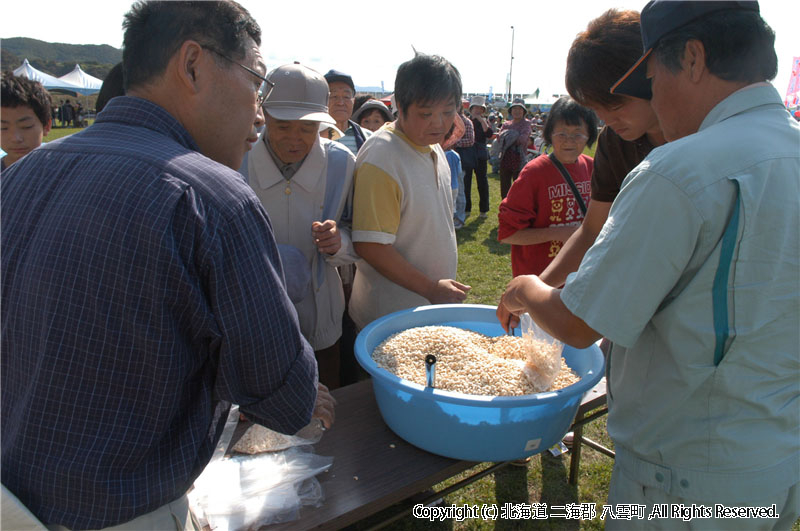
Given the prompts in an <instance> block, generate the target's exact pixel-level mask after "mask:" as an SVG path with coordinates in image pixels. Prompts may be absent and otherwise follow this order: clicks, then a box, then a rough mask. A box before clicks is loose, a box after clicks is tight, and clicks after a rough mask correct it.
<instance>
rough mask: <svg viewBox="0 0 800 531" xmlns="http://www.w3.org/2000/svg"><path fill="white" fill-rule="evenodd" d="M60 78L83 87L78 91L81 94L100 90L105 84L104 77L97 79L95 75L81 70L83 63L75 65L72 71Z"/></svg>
mask: <svg viewBox="0 0 800 531" xmlns="http://www.w3.org/2000/svg"><path fill="white" fill-rule="evenodd" d="M58 79H60V80H62V81H67V82H69V83H72V84H73V85H78V86H79V87H82V90H78V92H80V93H81V94H94V93H95V92H100V87H102V86H103V80H102V79H97V78H96V77H94V76H90V75H89V74H87V73H86V72H84V71H83V70H81V65H77V64H76V65H75V68H74V69H73V70H72V72H70V73H69V74H65V75H63V76H61V77H60V78H58Z"/></svg>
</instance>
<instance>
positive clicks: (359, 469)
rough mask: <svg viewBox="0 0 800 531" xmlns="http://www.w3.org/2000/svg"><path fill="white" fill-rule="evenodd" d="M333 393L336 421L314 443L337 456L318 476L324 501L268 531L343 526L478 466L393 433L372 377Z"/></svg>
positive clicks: (316, 448) (320, 450)
mask: <svg viewBox="0 0 800 531" xmlns="http://www.w3.org/2000/svg"><path fill="white" fill-rule="evenodd" d="M333 396H334V398H336V402H337V405H336V422H335V423H334V425H333V426H332V427H331V429H330V430H328V431H327V432H325V435H323V437H322V439H321V440H320V441H319V442H318V443H317V444H315V445H314V452H315V453H316V454H318V455H324V456H333V466H331V468H330V469H329V470H328V471H327V472H323V473H322V474H319V475H318V476H317V479H319V482H320V484H321V485H322V491H323V492H324V494H325V502H324V505H323V506H322V507H319V508H307V507H304V508H302V509H301V511H300V519H299V520H295V521H294V522H287V523H286V524H281V525H276V526H270V527H269V528H268V529H270V530H272V529H292V530H296V529H340V528H342V527H344V526H347V525H350V524H352V523H355V522H357V521H359V520H361V519H363V518H366V517H367V516H369V515H371V514H374V513H376V512H378V511H380V510H381V509H385V508H386V507H389V506H391V505H393V504H395V503H397V502H399V501H402V500H404V499H406V498H408V497H409V496H411V495H413V494H417V493H419V492H421V491H424V490H425V489H428V488H430V487H431V486H433V485H435V484H437V483H440V482H441V481H444V480H445V479H448V478H450V477H452V476H454V475H456V474H458V473H460V472H463V471H464V470H467V469H469V468H472V467H473V466H475V465H477V464H478V463H474V462H471V461H458V460H455V459H450V458H447V457H441V456H438V455H434V454H432V453H429V452H426V451H425V450H420V449H419V448H417V447H415V446H412V445H410V444H409V443H407V442H405V441H404V440H403V439H401V438H400V437H398V436H397V435H395V434H394V432H393V431H392V430H390V429H389V427H388V426H387V425H386V424H385V423H384V422H383V418H382V417H381V414H380V412H379V411H378V404H377V403H376V402H375V395H374V393H373V391H372V381H371V380H365V381H362V382H358V383H356V384H353V385H348V386H347V387H342V388H340V389H336V390H335V391H333Z"/></svg>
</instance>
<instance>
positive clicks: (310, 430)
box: [188, 407, 333, 531]
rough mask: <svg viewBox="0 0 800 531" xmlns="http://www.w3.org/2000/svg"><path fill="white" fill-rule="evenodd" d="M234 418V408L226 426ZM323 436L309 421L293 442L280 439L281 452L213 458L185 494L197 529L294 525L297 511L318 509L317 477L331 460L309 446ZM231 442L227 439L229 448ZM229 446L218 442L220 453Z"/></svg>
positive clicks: (319, 489)
mask: <svg viewBox="0 0 800 531" xmlns="http://www.w3.org/2000/svg"><path fill="white" fill-rule="evenodd" d="M234 416H235V418H236V419H238V410H237V409H236V408H235V407H234V409H232V410H231V415H230V416H229V421H230V420H231V419H232V418H233V417H234ZM259 428H261V427H259ZM250 429H252V427H251V428H250ZM261 429H262V430H266V428H261ZM248 431H249V430H248ZM259 431H260V430H256V432H259ZM267 431H270V430H267ZM271 433H275V432H271ZM321 436H322V430H321V428H320V426H319V423H318V422H315V421H312V423H311V424H309V426H307V427H306V428H304V429H303V430H301V431H300V432H298V433H297V434H295V435H294V436H282V437H283V438H282V439H280V440H279V443H278V445H277V446H280V447H281V449H280V451H270V452H267V453H260V454H257V455H234V456H233V457H230V458H220V455H219V454H218V453H216V454H215V458H214V459H212V460H211V462H210V463H209V464H208V465H207V466H206V468H205V470H203V473H202V474H200V476H199V477H198V478H197V479H196V480H195V482H194V487H193V488H192V490H191V491H190V492H189V493H188V497H189V502H190V504H191V507H192V511H193V512H194V513H195V515H196V516H197V517H198V519H199V520H200V522H201V524H203V525H205V524H207V525H208V526H209V527H210V528H211V529H212V530H214V531H228V530H250V529H257V528H258V527H260V526H263V525H268V524H275V523H280V522H290V521H292V520H296V519H297V517H298V513H299V510H300V507H302V506H312V507H319V506H321V505H322V502H323V500H324V495H323V492H322V487H321V486H320V484H319V481H318V480H317V478H316V477H315V476H316V475H317V474H319V473H321V472H323V471H325V470H327V469H328V468H330V466H331V465H332V464H333V457H324V456H320V455H316V454H315V453H314V449H313V447H312V446H310V442H317V441H319V439H320V437H321ZM230 440H231V439H230V436H228V438H227V443H229V442H230ZM227 443H226V442H224V441H221V444H220V445H219V447H221V448H223V449H224V448H225V447H227ZM218 449H219V448H218ZM271 449H272V450H277V449H278V448H277V447H274V446H273V447H272V448H271ZM223 452H224V450H223Z"/></svg>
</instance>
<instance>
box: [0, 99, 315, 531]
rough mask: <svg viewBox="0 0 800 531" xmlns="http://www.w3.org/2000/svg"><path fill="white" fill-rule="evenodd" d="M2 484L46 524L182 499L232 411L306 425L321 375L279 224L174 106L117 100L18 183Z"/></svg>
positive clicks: (90, 522)
mask: <svg viewBox="0 0 800 531" xmlns="http://www.w3.org/2000/svg"><path fill="white" fill-rule="evenodd" d="M2 200H3V208H2V310H1V312H2V313H1V316H2V365H1V367H0V368H1V369H2V375H1V378H2V400H1V402H2V404H1V407H2V416H1V419H2V482H3V483H4V484H5V485H6V486H7V487H8V488H9V489H11V491H12V492H14V493H15V494H16V495H17V496H18V497H19V498H20V500H21V501H22V502H23V503H24V504H25V505H27V506H28V507H29V508H30V509H31V510H32V511H33V512H34V513H35V514H36V516H38V517H39V518H40V519H41V520H42V521H43V522H45V523H46V524H61V525H65V526H67V527H70V528H102V527H106V526H110V525H115V524H118V523H122V522H125V521H128V520H130V519H132V518H135V517H137V516H140V515H142V514H145V513H147V512H150V511H152V510H154V509H156V508H158V507H160V506H162V505H164V504H165V503H168V502H170V501H172V500H174V499H176V498H178V497H180V496H181V495H183V494H184V493H185V492H186V490H187V489H188V488H189V487H190V486H191V484H192V482H193V481H194V479H195V477H196V476H197V475H199V473H200V472H201V471H202V469H203V467H204V466H205V465H206V464H207V462H208V460H209V459H210V457H211V454H212V451H213V449H214V446H215V444H216V442H217V440H218V438H219V435H220V432H221V428H222V426H223V425H224V421H225V419H226V415H227V411H228V408H229V404H230V403H237V404H240V406H241V409H242V410H243V411H244V412H245V413H247V414H248V416H250V417H251V418H253V419H254V420H256V421H258V422H260V423H262V424H264V425H266V426H268V427H270V428H273V429H276V430H279V431H282V432H285V433H293V432H294V431H296V430H297V429H299V428H301V427H302V426H304V425H305V424H307V423H308V422H309V420H310V417H311V412H312V409H313V405H314V401H315V399H316V380H317V372H316V362H315V361H314V354H313V351H312V350H311V347H310V346H309V345H308V343H307V342H306V341H305V339H303V337H302V335H301V334H300V328H299V325H298V322H297V316H296V313H295V310H294V307H293V306H292V303H291V302H290V300H289V298H288V297H287V295H286V292H285V288H284V281H283V271H282V268H281V265H280V261H279V257H278V251H277V248H276V245H275V242H274V239H273V236H272V228H271V225H270V221H269V218H268V217H267V214H266V212H265V211H264V210H263V208H262V207H261V205H260V203H259V201H258V199H257V198H256V196H255V195H254V194H253V192H252V191H251V189H250V188H249V187H248V186H247V184H246V183H245V182H244V180H243V179H242V177H241V175H239V174H238V173H237V172H235V171H234V170H232V169H230V168H227V167H225V166H223V165H221V164H218V163H216V162H214V161H212V160H210V159H208V158H206V157H204V156H203V155H201V154H200V153H199V151H198V147H197V145H196V144H195V142H194V141H193V140H192V138H191V137H190V136H189V134H188V132H187V131H186V130H185V129H184V128H183V127H182V126H181V124H180V123H179V122H178V121H177V120H175V118H173V117H172V116H171V115H170V114H169V113H167V112H166V111H165V110H164V109H162V108H161V107H159V106H157V105H155V104H153V103H151V102H148V101H145V100H141V99H136V98H131V97H120V98H115V99H114V100H113V101H111V102H110V103H109V104H108V106H107V107H106V109H105V110H104V111H103V112H102V113H100V115H99V116H98V119H97V122H96V123H95V124H94V125H93V126H91V127H90V128H88V129H86V130H85V131H83V132H81V133H78V134H75V135H72V136H70V137H67V138H65V139H63V140H60V141H56V142H51V143H49V144H46V145H43V146H42V147H41V148H39V149H37V150H35V151H34V152H32V153H30V154H29V155H28V156H26V157H25V158H24V159H22V160H20V161H19V162H18V163H16V164H14V165H13V166H12V167H11V168H9V169H8V170H6V171H5V172H3V179H2Z"/></svg>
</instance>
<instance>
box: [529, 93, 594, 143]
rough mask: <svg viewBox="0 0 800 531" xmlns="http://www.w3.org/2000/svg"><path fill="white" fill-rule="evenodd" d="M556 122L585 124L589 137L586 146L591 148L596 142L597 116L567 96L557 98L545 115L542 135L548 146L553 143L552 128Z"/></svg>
mask: <svg viewBox="0 0 800 531" xmlns="http://www.w3.org/2000/svg"><path fill="white" fill-rule="evenodd" d="M558 122H564V123H565V124H567V125H582V124H586V127H587V128H588V131H587V133H588V135H589V139H588V140H587V141H586V145H587V146H591V145H592V144H594V141H595V140H597V115H596V114H595V113H594V111H593V110H591V109H589V108H588V107H584V106H583V105H581V104H580V103H578V102H577V101H575V100H573V99H572V98H570V97H568V96H564V97H562V98H558V100H556V102H555V103H554V104H553V106H552V107H551V108H550V113H549V114H548V115H547V121H545V123H544V131H543V132H542V135H543V136H544V141H545V142H547V143H548V144H552V143H553V128H555V126H556V123H558Z"/></svg>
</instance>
